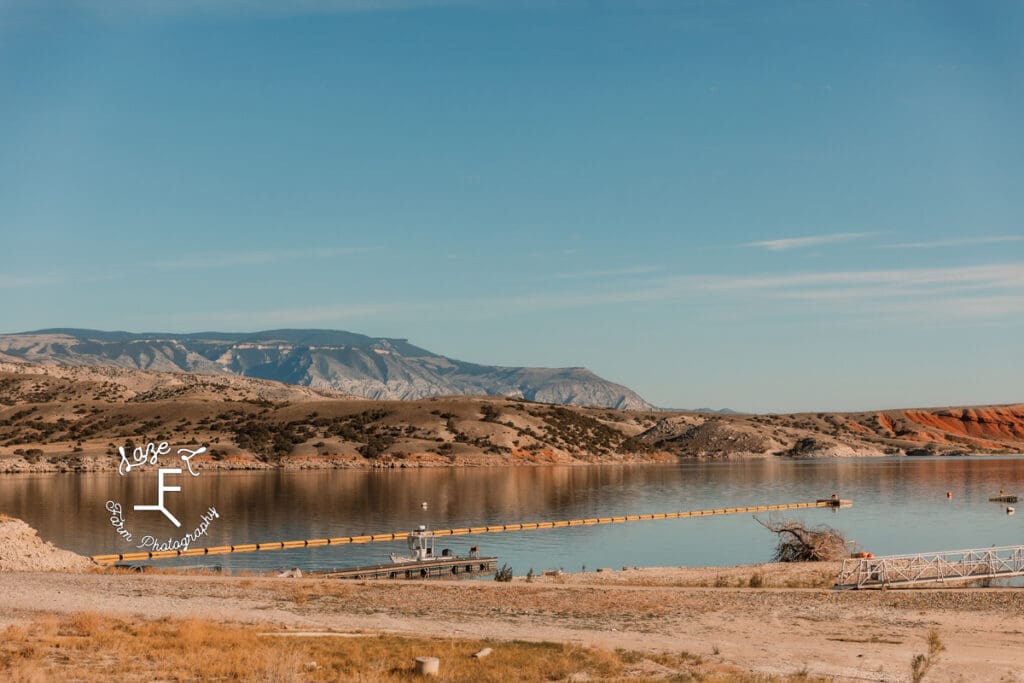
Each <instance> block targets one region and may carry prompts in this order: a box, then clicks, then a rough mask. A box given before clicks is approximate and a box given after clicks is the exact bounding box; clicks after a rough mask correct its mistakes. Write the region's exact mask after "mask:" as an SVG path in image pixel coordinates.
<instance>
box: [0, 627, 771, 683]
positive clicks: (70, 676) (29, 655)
mask: <svg viewBox="0 0 1024 683" xmlns="http://www.w3.org/2000/svg"><path fill="white" fill-rule="evenodd" d="M260 632H261V629H257V628H243V627H239V626H233V625H224V624H217V623H214V622H210V621H200V620H175V619H160V620H155V621H143V620H137V619H119V618H112V617H103V616H99V615H96V614H92V613H79V614H73V615H70V616H65V617H61V618H54V617H51V616H42V617H39V618H36V619H34V620H32V621H30V622H28V623H24V624H17V625H13V626H9V627H7V628H6V629H4V630H3V631H2V632H0V680H5V681H13V682H15V683H35V682H36V681H50V680H58V679H59V680H61V681H64V682H67V683H74V682H77V681H94V680H102V679H108V678H112V677H116V678H117V679H118V680H122V681H149V680H153V679H160V680H171V681H195V680H200V681H206V680H236V681H240V680H272V681H337V680H346V681H405V680H414V675H413V671H412V667H413V661H414V659H415V658H416V657H418V656H433V657H438V658H440V660H441V672H442V678H443V680H446V681H455V682H460V681H465V682H467V683H469V682H473V683H478V682H484V683H486V682H489V681H494V682H498V681H507V680H517V681H551V680H566V679H568V678H569V677H578V678H581V679H584V680H623V679H631V680H702V681H709V682H710V683H722V682H724V681H749V682H754V681H784V680H789V679H787V678H778V677H774V678H773V677H766V676H750V675H747V674H744V673H742V672H739V671H735V670H731V669H730V668H729V667H723V666H722V665H715V666H712V667H709V666H707V665H705V662H704V660H703V659H702V658H700V657H697V656H694V655H691V654H689V653H686V652H683V653H680V654H674V655H652V654H645V653H638V652H631V651H616V652H611V651H605V650H596V649H589V648H583V647H579V646H576V645H568V644H560V643H530V642H522V641H510V642H495V641H479V640H457V639H427V638H405V637H400V636H394V635H369V636H367V637H360V638H333V637H330V636H324V635H314V636H312V637H308V638H307V637H295V638H263V637H260ZM483 647H491V648H493V653H492V654H491V656H490V657H487V658H486V659H482V660H477V659H473V658H472V657H471V656H470V655H472V654H473V653H474V652H476V651H478V650H480V649H482V648H483ZM652 666H654V667H656V668H658V672H657V673H655V674H653V675H652V674H651V667H652Z"/></svg>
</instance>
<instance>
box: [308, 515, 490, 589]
mask: <svg viewBox="0 0 1024 683" xmlns="http://www.w3.org/2000/svg"><path fill="white" fill-rule="evenodd" d="M434 538H435V537H434V533H433V532H432V531H430V530H429V529H427V527H426V526H425V525H423V524H421V525H419V527H417V528H416V529H414V530H412V531H410V532H409V536H408V537H407V541H406V542H407V543H408V546H409V554H407V555H400V554H398V553H390V555H389V557H390V559H391V562H390V564H375V565H370V566H364V567H350V568H348V569H337V570H334V571H331V572H326V573H324V574H322V575H324V576H328V577H331V578H338V579H425V578H428V577H441V576H459V575H463V574H478V573H491V572H493V571H495V569H496V565H497V561H498V558H497V557H481V556H480V548H479V547H478V546H473V547H471V548H470V549H469V554H468V555H464V556H460V555H455V554H453V553H452V551H451V550H449V549H448V548H444V549H443V550H441V554H440V555H437V554H435V552H434Z"/></svg>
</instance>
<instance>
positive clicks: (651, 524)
mask: <svg viewBox="0 0 1024 683" xmlns="http://www.w3.org/2000/svg"><path fill="white" fill-rule="evenodd" d="M169 483H173V484H181V488H182V490H181V492H177V493H175V492H169V493H167V507H168V508H169V509H170V510H171V511H172V513H173V514H174V515H175V516H176V517H177V518H178V519H180V520H181V522H182V526H181V529H175V528H174V527H173V526H172V525H171V523H170V522H168V521H167V520H166V519H165V518H164V517H163V516H162V515H161V514H160V513H159V512H150V511H140V512H136V511H133V510H132V505H134V504H153V503H155V502H156V490H157V482H156V475H155V473H153V472H141V473H140V472H132V473H131V475H130V476H128V477H121V476H119V475H118V474H117V473H116V472H114V473H112V474H79V475H72V474H48V475H6V476H0V512H4V513H7V514H9V515H12V516H15V517H19V518H21V519H24V520H26V521H27V522H28V523H29V524H31V525H32V526H34V527H35V528H37V529H38V530H39V532H40V535H41V536H42V537H43V538H44V539H46V540H49V541H52V542H54V543H55V544H57V545H59V546H62V547H65V548H68V549H71V550H75V551H77V552H80V553H83V554H98V553H108V552H122V553H123V552H133V551H135V550H136V549H135V545H136V543H138V539H139V538H141V537H142V535H143V534H153V535H154V536H157V537H159V538H161V539H163V540H166V539H168V538H172V537H177V538H180V537H181V535H182V534H184V533H185V532H186V531H188V530H190V529H194V528H195V527H196V525H197V524H198V523H199V522H200V514H201V513H202V512H203V511H205V510H206V509H207V508H208V507H209V506H211V505H212V506H214V507H216V509H217V511H218V512H219V514H220V518H219V519H215V520H214V521H213V523H212V524H211V525H210V527H209V530H208V534H207V536H205V537H203V538H202V539H200V540H199V541H198V542H196V543H194V544H193V545H194V547H201V546H213V545H223V544H232V543H233V544H239V543H247V542H260V541H279V540H291V539H306V538H322V537H325V536H349V535H356V534H363V533H382V532H391V531H405V530H409V529H411V528H413V527H414V525H416V524H421V523H425V524H428V525H430V526H431V527H434V528H448V527H461V526H480V525H486V524H497V523H509V522H519V521H543V520H559V519H575V518H581V517H608V516H613V515H625V514H640V513H648V512H668V511H677V510H696V509H706V508H721V507H734V506H748V505H764V504H775V503H788V502H800V501H812V500H815V499H816V498H825V497H828V496H829V495H831V494H832V493H838V494H839V495H840V496H841V497H842V498H851V499H853V500H854V501H855V504H854V507H853V508H850V509H843V510H838V511H833V510H828V509H810V510H794V511H790V512H789V513H788V514H789V515H790V516H792V517H798V518H802V519H804V520H806V521H807V522H809V523H812V524H820V523H824V524H829V525H832V526H835V527H837V528H839V529H841V530H843V531H845V532H846V533H847V535H848V536H849V537H851V538H853V539H856V540H857V541H858V542H860V543H861V544H862V545H863V547H864V549H865V550H869V551H872V552H874V553H875V554H876V555H878V554H889V553H904V552H923V551H931V550H948V549H956V548H970V547H986V546H991V545H1011V544H1022V543H1024V534H1022V530H1024V509H1022V514H1021V515H1014V516H1008V515H1007V514H1006V513H1005V511H1004V508H1003V506H1001V505H999V504H997V503H990V502H988V498H989V496H991V495H995V494H996V493H998V492H999V490H1000V489H1003V490H1005V491H1006V492H1007V493H1019V494H1022V495H1024V458H1018V457H991V458H984V459H982V458H877V459H875V458H872V459H866V458H865V459H829V460H808V461H766V460H757V461H748V462H728V463H684V464H677V465H646V466H583V467H519V468H497V467H496V468H479V469H478V468H473V469H422V470H377V471H361V470H330V471H297V472H285V471H271V472H213V471H203V472H201V473H200V476H199V477H196V478H192V477H189V476H188V475H187V473H186V476H185V477H176V478H174V480H173V481H170V479H169ZM946 491H952V493H953V498H952V500H947V498H946ZM108 500H114V501H117V502H120V503H121V504H122V505H123V506H124V508H125V510H126V512H125V517H126V526H127V527H128V528H129V529H130V530H131V531H132V533H133V534H134V535H135V539H136V540H135V541H134V542H133V543H128V542H125V541H124V540H122V539H121V538H120V537H119V536H118V535H117V534H116V532H115V530H114V528H113V527H112V526H111V524H110V522H109V517H110V514H109V513H108V511H107V510H106V509H105V504H106V502H107V501H108ZM423 502H427V503H428V509H427V510H426V511H423V510H422V508H421V504H422V503H423ZM774 541H775V539H774V535H773V534H771V533H769V532H768V531H766V530H765V529H764V528H762V527H761V526H760V525H758V524H757V523H756V522H755V521H754V520H753V519H752V516H751V515H750V514H739V515H729V516H721V517H708V518H697V519H681V520H660V521H645V522H632V523H628V524H610V525H601V526H590V527H578V528H561V529H550V530H540V531H520V532H514V533H501V534H486V535H479V536H458V537H453V538H447V539H438V546H437V550H438V552H440V550H441V548H444V547H450V548H451V549H452V550H453V551H455V552H456V553H461V552H465V551H466V550H468V548H469V546H471V545H479V546H480V547H481V552H482V553H483V554H486V555H497V556H498V557H499V563H500V562H507V563H508V564H510V565H512V566H513V567H514V568H515V570H516V573H517V574H523V573H525V572H526V571H527V569H529V568H531V567H533V568H534V569H535V570H538V571H539V570H541V569H545V568H555V567H562V568H564V569H565V570H566V571H579V570H580V568H581V567H582V566H584V565H585V566H587V567H589V568H596V567H615V568H618V567H621V566H623V565H630V566H632V565H638V566H662V565H677V566H678V565H689V566H699V565H731V564H737V563H753V562H762V561H766V560H768V559H770V557H771V554H772V549H773V546H774ZM404 550H405V544H404V542H393V543H374V544H370V545H364V546H351V545H349V546H338V547H333V548H330V547H328V548H316V549H302V550H285V551H271V552H259V553H249V554H240V555H221V556H217V557H208V558H194V559H189V560H175V561H173V562H161V563H160V564H161V565H162V566H169V565H180V564H206V565H210V564H217V565H220V566H222V567H223V568H224V569H225V570H243V569H244V570H268V569H275V568H281V567H292V566H297V567H301V568H303V569H306V570H310V569H327V568H334V567H343V566H351V565H359V564H371V563H377V562H382V561H386V559H387V554H388V553H389V552H393V551H404Z"/></svg>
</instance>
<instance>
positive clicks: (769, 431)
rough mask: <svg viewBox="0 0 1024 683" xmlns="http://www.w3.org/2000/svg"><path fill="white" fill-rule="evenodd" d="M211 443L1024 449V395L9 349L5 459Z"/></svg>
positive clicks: (780, 452) (644, 450)
mask: <svg viewBox="0 0 1024 683" xmlns="http://www.w3.org/2000/svg"><path fill="white" fill-rule="evenodd" d="M165 440H166V441H168V442H170V444H171V445H172V446H179V445H186V444H204V445H206V446H207V447H208V449H209V452H208V453H207V454H205V455H203V456H200V458H201V459H204V466H205V467H230V468H272V467H290V468H298V467H409V466H412V467H416V466H432V465H492V464H493V465H503V464H546V463H576V462H602V463H615V462H666V461H674V460H675V459H676V458H738V457H822V456H871V455H887V454H888V455H943V454H955V453H966V454H990V453H1021V452H1024V404H1018V405H1011V406H985V407H971V408H937V409H913V410H887V411H881V412H864V413H804V414H793V415H733V414H730V415H723V414H710V413H680V412H665V411H634V410H630V411H621V410H613V409H609V408H580V407H575V406H564V405H552V404H545V403H532V402H529V401H525V400H522V399H510V398H497V397H483V396H481V397H474V396H468V397H467V396H456V397H438V398H428V399H423V400H416V401H377V400H369V399H361V398H354V397H351V396H347V395H345V394H340V393H336V392H331V391H324V390H316V389H311V388H308V387H300V386H294V385H288V384H282V383H278V382H272V381H267V380H256V379H250V378H245V377H239V376H233V375H217V376H212V375H205V374H189V373H172V372H152V371H144V370H133V369H122V368H107V367H68V366H58V365H35V364H30V363H16V362H0V471H3V472H19V471H55V470H72V471H73V470H105V469H114V468H116V466H117V462H118V459H117V456H116V448H117V446H121V445H139V444H143V443H146V442H148V441H155V442H160V441H165Z"/></svg>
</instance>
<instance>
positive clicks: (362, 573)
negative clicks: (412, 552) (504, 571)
mask: <svg viewBox="0 0 1024 683" xmlns="http://www.w3.org/2000/svg"><path fill="white" fill-rule="evenodd" d="M497 566H498V558H497V557H439V558H438V559H436V560H423V561H421V562H407V563H404V564H392V563H388V564H374V565H369V566H366V567H352V568H351V569H338V570H335V571H329V572H315V573H314V574H313V575H314V576H318V577H324V578H328V579H427V578H437V577H442V576H462V575H464V574H481V573H482V574H487V573H491V572H493V571H495V569H497Z"/></svg>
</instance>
